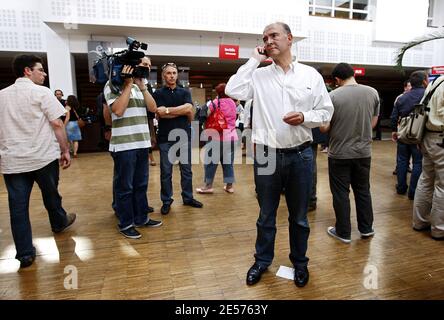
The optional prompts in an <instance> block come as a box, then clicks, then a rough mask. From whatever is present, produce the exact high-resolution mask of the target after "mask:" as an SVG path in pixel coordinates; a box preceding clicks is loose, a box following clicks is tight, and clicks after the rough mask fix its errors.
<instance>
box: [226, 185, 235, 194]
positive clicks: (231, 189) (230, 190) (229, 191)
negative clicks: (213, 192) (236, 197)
mask: <svg viewBox="0 0 444 320" xmlns="http://www.w3.org/2000/svg"><path fill="white" fill-rule="evenodd" d="M224 190H225V192H228V193H234V188H233V186H231V187H230V188H227V186H226V185H225V186H224Z"/></svg>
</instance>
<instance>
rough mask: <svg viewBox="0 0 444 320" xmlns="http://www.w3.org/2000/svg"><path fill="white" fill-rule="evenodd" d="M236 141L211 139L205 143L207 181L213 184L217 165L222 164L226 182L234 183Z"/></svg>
mask: <svg viewBox="0 0 444 320" xmlns="http://www.w3.org/2000/svg"><path fill="white" fill-rule="evenodd" d="M234 144H235V142H234V141H227V142H222V141H211V142H208V143H207V144H206V145H205V149H206V152H205V183H206V184H208V185H211V184H213V180H214V176H215V175H216V170H217V165H218V164H219V162H220V163H221V164H222V171H223V174H224V183H234V170H233V162H234Z"/></svg>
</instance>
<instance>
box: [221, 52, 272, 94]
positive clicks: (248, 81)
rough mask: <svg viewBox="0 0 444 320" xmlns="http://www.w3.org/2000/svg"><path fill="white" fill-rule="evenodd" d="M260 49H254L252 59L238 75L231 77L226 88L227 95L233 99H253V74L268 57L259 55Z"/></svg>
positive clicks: (241, 68)
mask: <svg viewBox="0 0 444 320" xmlns="http://www.w3.org/2000/svg"><path fill="white" fill-rule="evenodd" d="M258 49H259V48H258V47H257V48H255V49H254V51H253V54H252V56H251V58H250V59H249V60H248V61H247V63H246V64H244V65H243V66H241V67H240V68H239V70H237V72H236V74H235V75H233V76H231V78H230V80H228V83H227V86H226V87H225V94H226V95H227V96H229V97H230V98H233V99H238V100H248V99H252V98H253V92H254V91H253V86H252V80H253V73H254V71H255V70H256V69H257V67H258V66H259V64H260V63H261V62H262V61H264V60H265V59H266V58H267V57H266V56H265V55H261V54H259V51H258Z"/></svg>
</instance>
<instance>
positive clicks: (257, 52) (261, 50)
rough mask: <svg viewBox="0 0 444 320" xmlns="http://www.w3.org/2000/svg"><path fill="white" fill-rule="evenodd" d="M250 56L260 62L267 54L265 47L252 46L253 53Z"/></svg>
mask: <svg viewBox="0 0 444 320" xmlns="http://www.w3.org/2000/svg"><path fill="white" fill-rule="evenodd" d="M261 53H264V54H261ZM251 56H252V57H253V58H255V59H256V60H257V61H259V62H262V61H264V60H266V59H267V58H268V56H267V55H266V54H265V48H264V47H259V46H258V47H256V48H254V50H253V54H252V55H251Z"/></svg>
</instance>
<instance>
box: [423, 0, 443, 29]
mask: <svg viewBox="0 0 444 320" xmlns="http://www.w3.org/2000/svg"><path fill="white" fill-rule="evenodd" d="M437 12H439V9H438V1H435V0H429V17H428V18H427V27H429V28H438V27H439V24H440V21H439V19H438V15H437ZM441 20H442V19H441Z"/></svg>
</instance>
